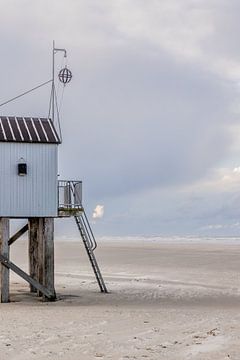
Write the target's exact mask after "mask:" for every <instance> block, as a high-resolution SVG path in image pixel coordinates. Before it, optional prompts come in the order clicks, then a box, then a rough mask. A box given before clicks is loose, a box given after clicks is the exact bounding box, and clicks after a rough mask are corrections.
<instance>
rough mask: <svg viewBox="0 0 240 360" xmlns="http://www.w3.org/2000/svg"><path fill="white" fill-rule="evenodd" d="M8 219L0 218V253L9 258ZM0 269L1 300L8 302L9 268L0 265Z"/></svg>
mask: <svg viewBox="0 0 240 360" xmlns="http://www.w3.org/2000/svg"><path fill="white" fill-rule="evenodd" d="M8 240H9V219H5V218H0V254H1V255H3V256H4V257H6V258H7V259H9V246H8ZM0 270H1V287H0V289H1V290H0V291H1V302H2V303H7V302H9V269H8V268H6V267H5V266H4V265H2V264H1V265H0Z"/></svg>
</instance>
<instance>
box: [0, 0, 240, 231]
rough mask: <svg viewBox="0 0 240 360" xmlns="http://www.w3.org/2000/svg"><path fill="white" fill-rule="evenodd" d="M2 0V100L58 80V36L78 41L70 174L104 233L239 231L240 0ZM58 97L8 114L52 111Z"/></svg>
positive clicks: (69, 92)
mask: <svg viewBox="0 0 240 360" xmlns="http://www.w3.org/2000/svg"><path fill="white" fill-rule="evenodd" d="M0 5H1V13H0V44H1V68H2V71H1V86H0V102H3V101H5V100H7V99H9V98H11V97H14V96H15V95H18V94H19V93H21V92H23V91H25V90H28V89H30V88H32V87H34V86H36V85H38V84H40V83H42V82H44V81H47V80H49V79H50V78H51V66H52V63H51V61H52V58H51V51H52V41H53V40H55V42H56V46H57V47H60V48H66V49H67V52H68V57H67V66H68V67H69V69H71V71H72V73H73V79H72V81H71V83H70V84H69V85H67V86H66V87H65V89H64V94H63V96H62V87H61V86H60V85H59V84H58V83H57V85H56V87H57V92H58V100H59V103H61V126H62V132H63V143H62V145H61V146H60V147H59V174H60V177H61V178H63V179H82V180H83V194H84V199H83V201H84V206H85V208H86V211H87V213H88V215H89V217H90V218H91V219H92V220H91V221H92V225H93V229H94V231H95V232H96V233H97V234H99V235H120V236H124V235H169V236H170V235H202V236H208V235H213V236H216V235H219V236H221V235H223V236H226V235H229V236H231V235H233V236H236V235H239V234H240V206H239V204H240V192H239V186H240V45H239V35H238V34H239V32H240V21H239V14H240V2H239V1H238V0H101V1H97V0H77V1H76V0H65V1H64V0H52V1H46V0H41V1H38V2H36V1H30V0H21V1H19V0H8V1H3V0H0ZM64 64H65V63H64V61H63V57H62V54H61V53H58V54H57V55H56V65H57V70H60V69H61V67H62V66H64ZM49 95H50V88H49V87H48V86H46V87H44V88H41V89H40V90H38V91H36V92H34V93H32V94H31V95H29V96H27V97H25V98H22V99H21V100H20V99H19V100H17V101H15V102H14V103H10V104H9V105H7V106H4V107H1V109H0V110H1V115H8V116H11V115H13V116H14V115H17V116H47V114H48V107H49ZM61 99H63V100H62V101H61ZM63 223H64V221H63ZM59 226H60V227H61V229H66V232H69V231H71V230H69V229H70V225H69V224H68V223H67V222H65V223H64V225H59Z"/></svg>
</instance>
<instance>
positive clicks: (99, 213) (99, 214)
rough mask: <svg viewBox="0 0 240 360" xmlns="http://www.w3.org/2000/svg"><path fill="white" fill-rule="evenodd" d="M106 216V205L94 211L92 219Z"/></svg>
mask: <svg viewBox="0 0 240 360" xmlns="http://www.w3.org/2000/svg"><path fill="white" fill-rule="evenodd" d="M103 215H104V205H97V206H96V207H95V209H94V210H93V214H92V218H93V219H94V220H96V219H101V218H102V217H103Z"/></svg>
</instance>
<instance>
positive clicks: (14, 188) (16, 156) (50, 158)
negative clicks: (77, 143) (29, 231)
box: [0, 142, 58, 218]
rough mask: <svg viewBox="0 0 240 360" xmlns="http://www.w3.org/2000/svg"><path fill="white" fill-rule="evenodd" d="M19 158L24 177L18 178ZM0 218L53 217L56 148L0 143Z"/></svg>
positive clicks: (54, 206) (55, 192) (55, 191)
mask: <svg viewBox="0 0 240 360" xmlns="http://www.w3.org/2000/svg"><path fill="white" fill-rule="evenodd" d="M21 158H23V159H24V161H25V162H26V164H27V175H25V176H19V175H18V170H17V165H18V163H19V161H20V159H21ZM0 179H1V181H0V217H20V218H21V217H54V216H57V205H58V204H57V145H56V144H32V143H11V142H9V143H3V142H1V143H0Z"/></svg>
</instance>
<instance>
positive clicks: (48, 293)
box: [0, 255, 56, 300]
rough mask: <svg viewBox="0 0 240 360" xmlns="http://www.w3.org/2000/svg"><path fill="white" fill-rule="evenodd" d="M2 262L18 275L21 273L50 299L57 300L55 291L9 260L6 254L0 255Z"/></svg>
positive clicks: (22, 276) (21, 275)
mask: <svg viewBox="0 0 240 360" xmlns="http://www.w3.org/2000/svg"><path fill="white" fill-rule="evenodd" d="M0 262H1V264H2V265H3V267H4V268H6V269H7V270H9V269H11V270H12V271H14V272H15V273H16V274H17V275H19V276H20V277H21V278H23V279H24V280H26V281H27V282H28V283H29V284H31V285H32V286H34V287H35V288H36V289H38V290H39V291H41V293H43V294H44V295H45V296H46V297H47V298H48V299H49V300H55V298H56V296H55V292H52V291H50V290H49V289H48V288H46V287H45V286H43V285H41V284H39V282H38V281H36V280H34V279H32V278H31V277H30V276H29V275H28V274H27V273H25V271H23V270H22V269H20V268H19V267H18V266H17V265H15V264H14V263H12V262H11V261H9V260H8V259H7V258H6V257H5V256H3V255H0Z"/></svg>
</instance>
